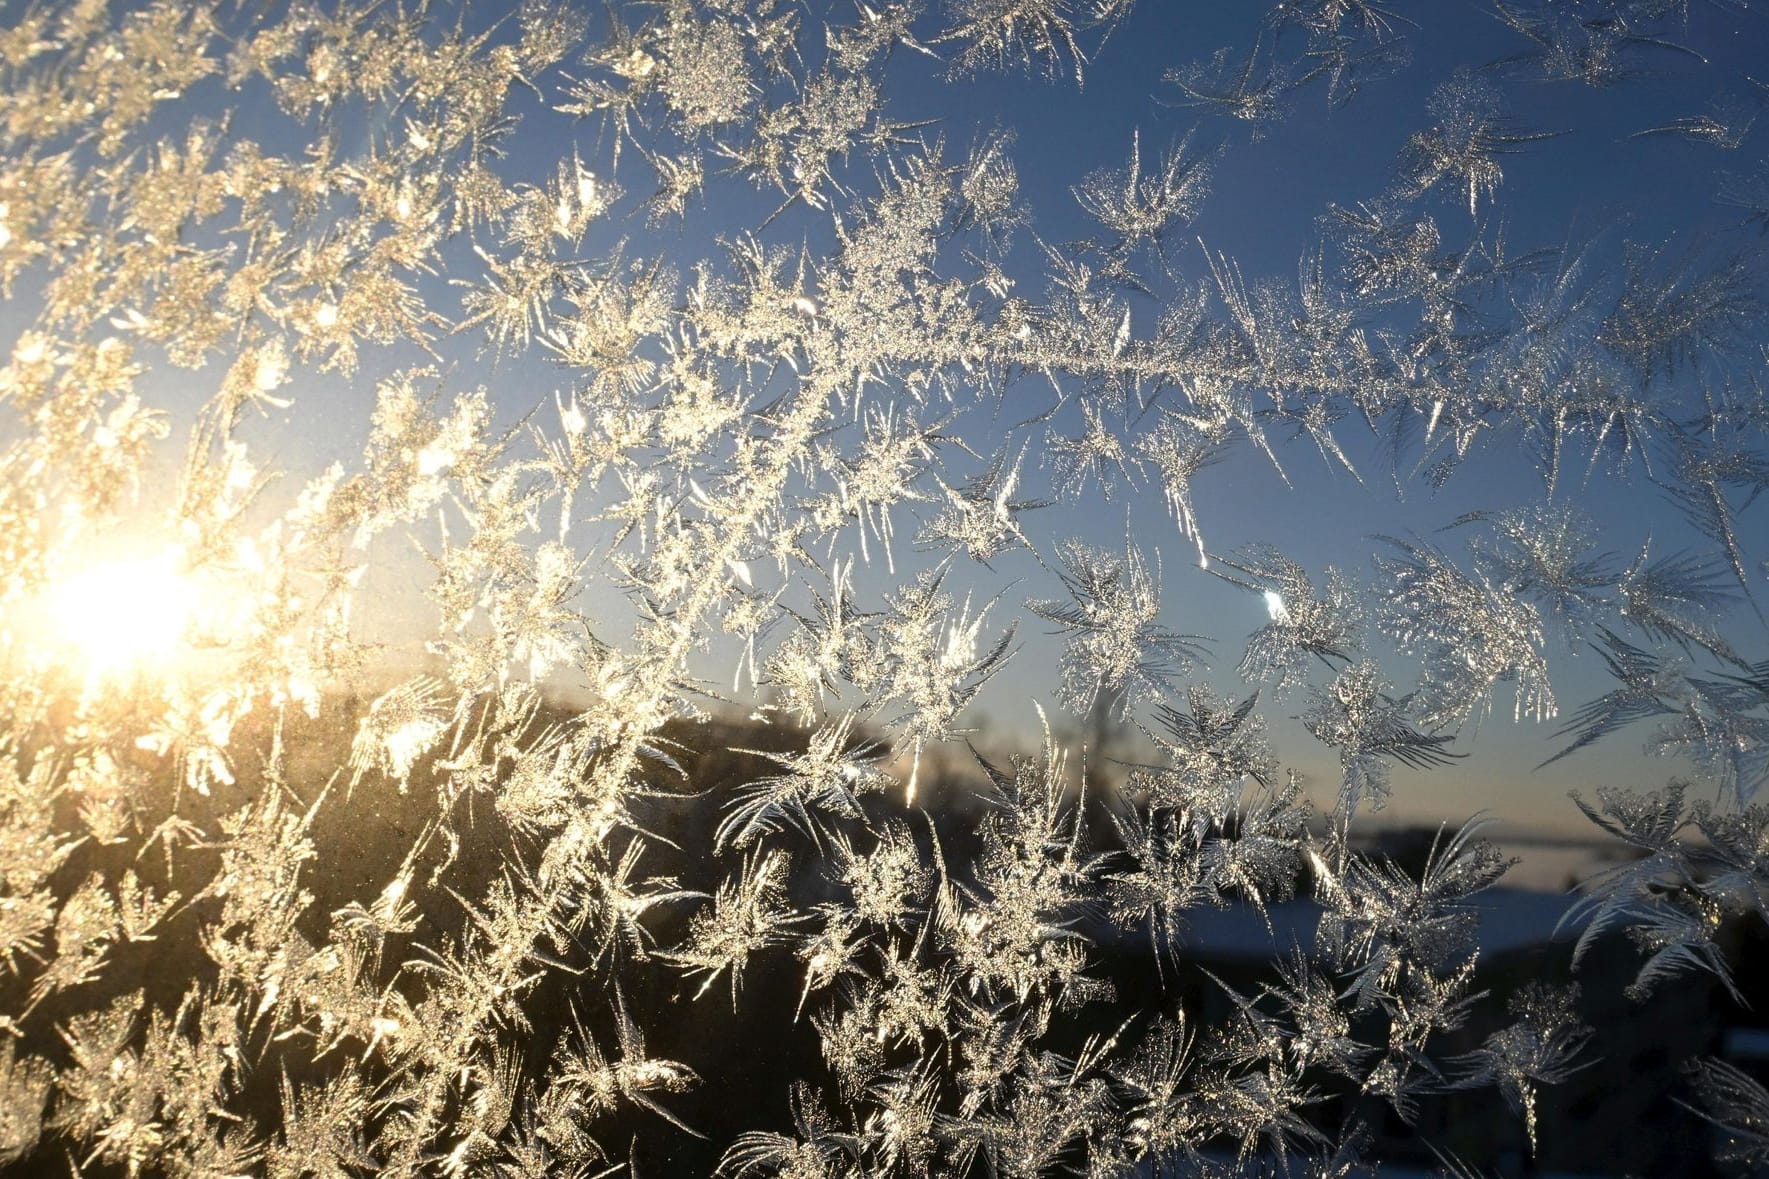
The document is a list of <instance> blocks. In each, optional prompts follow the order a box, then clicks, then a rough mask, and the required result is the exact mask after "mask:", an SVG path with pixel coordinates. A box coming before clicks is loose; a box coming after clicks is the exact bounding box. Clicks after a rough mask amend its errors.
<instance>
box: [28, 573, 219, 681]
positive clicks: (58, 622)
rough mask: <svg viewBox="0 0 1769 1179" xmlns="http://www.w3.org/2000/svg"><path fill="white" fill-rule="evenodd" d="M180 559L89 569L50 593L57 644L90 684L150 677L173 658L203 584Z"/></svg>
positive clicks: (50, 614)
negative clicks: (143, 673)
mask: <svg viewBox="0 0 1769 1179" xmlns="http://www.w3.org/2000/svg"><path fill="white" fill-rule="evenodd" d="M179 566H180V562H179V559H178V554H177V553H176V552H175V551H169V552H165V553H160V554H156V555H153V556H148V557H132V558H126V559H121V560H113V561H106V562H102V563H97V564H93V565H90V566H88V567H86V568H84V569H82V570H80V571H78V572H76V573H74V574H72V575H71V576H69V577H67V578H66V579H64V580H62V581H60V582H58V583H56V584H55V585H53V586H51V587H50V589H49V590H48V591H47V595H46V605H47V607H48V609H47V615H48V619H49V622H50V624H51V627H52V631H53V633H52V635H51V636H49V637H50V638H51V639H52V641H53V642H54V643H55V644H56V645H57V646H60V647H62V648H64V649H66V650H67V651H69V652H71V653H72V654H74V655H75V656H76V657H77V658H78V661H79V663H80V664H81V669H82V670H83V671H85V672H86V674H87V675H88V676H92V677H97V678H103V677H105V676H109V675H115V674H118V673H121V672H126V671H135V670H140V669H146V668H149V667H151V666H152V665H154V664H156V663H159V662H163V661H165V660H167V659H170V658H171V657H172V656H174V655H175V654H176V653H177V651H178V648H179V645H180V642H181V640H182V639H183V638H184V636H185V633H186V631H188V630H189V629H190V627H191V625H192V624H193V622H195V621H196V618H197V613H198V607H199V605H200V601H201V596H202V595H201V590H200V587H199V586H198V585H197V583H196V582H195V581H194V580H193V579H192V578H190V577H189V576H187V575H186V574H185V573H184V572H183V571H182V570H181V569H180V567H179Z"/></svg>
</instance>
